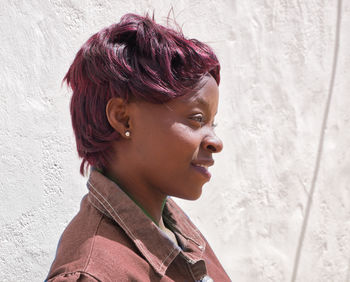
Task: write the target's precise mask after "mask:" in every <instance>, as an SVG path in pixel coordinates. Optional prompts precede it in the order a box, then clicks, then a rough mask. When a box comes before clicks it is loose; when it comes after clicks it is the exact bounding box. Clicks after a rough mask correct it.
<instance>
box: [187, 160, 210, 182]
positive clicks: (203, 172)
mask: <svg viewBox="0 0 350 282" xmlns="http://www.w3.org/2000/svg"><path fill="white" fill-rule="evenodd" d="M191 166H192V167H193V168H194V169H195V170H196V171H198V172H199V173H200V174H201V175H202V176H204V177H205V178H207V179H208V180H209V179H210V178H211V173H210V172H209V171H208V167H207V166H205V165H199V164H197V165H195V164H191Z"/></svg>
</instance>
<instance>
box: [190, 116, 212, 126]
mask: <svg viewBox="0 0 350 282" xmlns="http://www.w3.org/2000/svg"><path fill="white" fill-rule="evenodd" d="M192 119H193V120H195V121H197V122H200V123H204V122H205V118H204V117H203V116H201V115H196V116H193V117H192ZM217 126H218V124H217V123H215V122H214V123H213V124H212V125H211V127H212V128H215V127H217Z"/></svg>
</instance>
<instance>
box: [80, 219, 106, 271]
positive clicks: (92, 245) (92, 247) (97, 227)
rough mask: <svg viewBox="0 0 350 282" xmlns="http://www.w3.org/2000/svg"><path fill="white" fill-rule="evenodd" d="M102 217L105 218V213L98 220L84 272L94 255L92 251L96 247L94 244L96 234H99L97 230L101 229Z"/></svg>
mask: <svg viewBox="0 0 350 282" xmlns="http://www.w3.org/2000/svg"><path fill="white" fill-rule="evenodd" d="M102 218H103V215H101V217H100V220H99V222H98V224H97V226H96V230H95V232H94V237H93V239H92V242H91V247H90V251H89V255H88V257H87V259H86V263H85V266H84V267H83V271H84V272H86V269H87V268H88V266H89V263H90V259H91V255H92V252H93V249H94V246H95V240H96V234H97V231H98V229H99V227H100V224H101V222H102Z"/></svg>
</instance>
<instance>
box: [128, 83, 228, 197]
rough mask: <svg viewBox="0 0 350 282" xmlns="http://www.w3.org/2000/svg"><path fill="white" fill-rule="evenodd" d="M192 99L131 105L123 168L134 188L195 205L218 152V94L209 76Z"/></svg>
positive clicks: (182, 98) (219, 147) (208, 177)
mask: <svg viewBox="0 0 350 282" xmlns="http://www.w3.org/2000/svg"><path fill="white" fill-rule="evenodd" d="M203 84H204V86H203V87H202V88H200V90H199V91H198V92H196V93H195V94H193V93H192V94H189V95H185V96H182V97H178V98H176V99H174V100H172V101H170V102H168V103H166V104H163V105H159V104H151V103H146V102H141V103H135V104H134V105H133V116H132V119H133V120H132V129H131V137H130V139H129V142H131V143H130V146H129V149H130V150H128V151H129V152H128V160H129V161H128V164H125V165H129V166H130V168H131V169H132V171H133V173H132V175H133V176H134V177H135V179H134V180H135V181H136V182H138V183H144V184H145V185H148V186H149V187H148V189H151V190H153V191H154V192H157V193H158V192H160V193H162V194H164V195H170V196H175V197H179V198H183V199H189V200H194V199H197V198H199V196H200V195H201V192H202V186H203V184H205V183H206V182H207V181H209V180H210V173H209V172H208V166H211V165H213V163H214V161H213V156H212V155H213V153H218V152H220V151H221V150H222V147H223V144H222V141H221V140H220V139H219V138H218V137H217V136H216V134H215V132H214V127H213V124H214V117H215V114H216V112H217V108H218V99H219V91H218V86H217V84H216V81H215V80H214V78H213V77H212V76H206V77H205V78H204V79H203Z"/></svg>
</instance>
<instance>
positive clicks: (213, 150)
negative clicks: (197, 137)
mask: <svg viewBox="0 0 350 282" xmlns="http://www.w3.org/2000/svg"><path fill="white" fill-rule="evenodd" d="M207 148H208V149H209V150H210V151H212V152H213V153H215V152H216V148H215V147H214V146H213V145H208V147H207Z"/></svg>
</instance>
